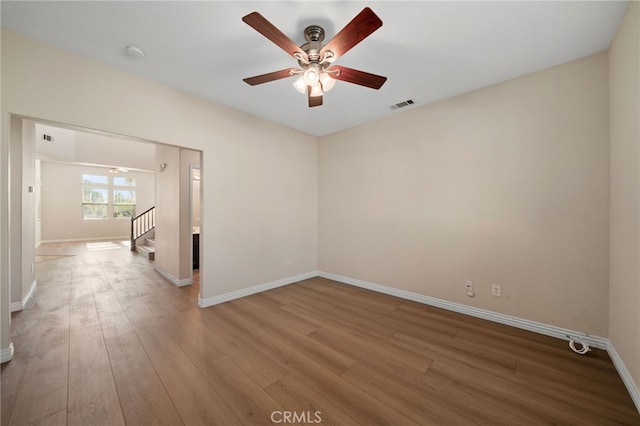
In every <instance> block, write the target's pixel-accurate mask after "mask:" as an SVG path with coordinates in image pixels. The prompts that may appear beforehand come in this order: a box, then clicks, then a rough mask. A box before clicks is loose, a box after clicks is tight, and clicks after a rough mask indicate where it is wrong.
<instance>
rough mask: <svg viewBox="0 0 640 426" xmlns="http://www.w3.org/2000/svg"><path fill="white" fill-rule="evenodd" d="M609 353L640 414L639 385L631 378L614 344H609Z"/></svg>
mask: <svg viewBox="0 0 640 426" xmlns="http://www.w3.org/2000/svg"><path fill="white" fill-rule="evenodd" d="M607 352H608V353H609V357H610V358H611V361H613V365H615V366H616V370H618V374H620V378H621V379H622V381H623V382H624V385H625V386H626V387H627V390H628V391H629V395H631V399H632V400H633V403H634V404H635V405H636V409H637V410H638V412H639V413H640V390H639V389H638V385H637V384H636V383H635V382H634V381H633V377H631V374H630V373H629V370H627V367H626V366H625V365H624V362H622V359H621V358H620V355H618V352H616V348H614V347H613V343H611V342H609V346H608V347H607Z"/></svg>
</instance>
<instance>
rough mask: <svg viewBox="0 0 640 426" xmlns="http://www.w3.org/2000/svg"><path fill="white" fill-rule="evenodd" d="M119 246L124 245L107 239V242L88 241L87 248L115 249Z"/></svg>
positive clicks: (95, 249) (91, 249)
mask: <svg viewBox="0 0 640 426" xmlns="http://www.w3.org/2000/svg"><path fill="white" fill-rule="evenodd" d="M119 248H122V246H121V245H118V244H115V243H112V242H111V241H105V242H99V243H87V250H89V251H98V250H114V249H119Z"/></svg>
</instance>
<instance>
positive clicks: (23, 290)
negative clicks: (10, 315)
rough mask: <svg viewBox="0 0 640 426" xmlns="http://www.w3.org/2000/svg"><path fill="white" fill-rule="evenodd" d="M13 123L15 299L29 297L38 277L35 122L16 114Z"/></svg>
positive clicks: (11, 149) (18, 300) (12, 282)
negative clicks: (36, 274) (22, 118)
mask: <svg viewBox="0 0 640 426" xmlns="http://www.w3.org/2000/svg"><path fill="white" fill-rule="evenodd" d="M10 125H11V143H10V151H11V159H10V162H11V172H10V173H11V175H10V182H11V183H10V185H11V186H10V194H11V195H10V199H11V216H12V217H13V218H15V222H14V223H13V225H12V227H11V253H10V259H11V263H10V264H11V273H10V280H11V303H12V304H20V303H21V302H22V301H23V300H25V298H26V296H27V295H28V293H29V290H30V289H31V287H32V284H33V282H34V281H35V272H34V269H33V268H35V245H36V228H35V217H36V194H35V192H29V187H33V188H34V191H35V188H36V173H35V151H34V149H33V147H34V135H35V123H33V122H31V121H28V120H21V119H17V118H12V119H11V120H10Z"/></svg>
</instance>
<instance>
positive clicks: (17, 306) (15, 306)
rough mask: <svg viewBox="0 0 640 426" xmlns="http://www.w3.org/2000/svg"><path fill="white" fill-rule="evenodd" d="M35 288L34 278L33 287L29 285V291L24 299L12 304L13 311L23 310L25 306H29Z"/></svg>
mask: <svg viewBox="0 0 640 426" xmlns="http://www.w3.org/2000/svg"><path fill="white" fill-rule="evenodd" d="M35 289H36V280H33V282H32V283H31V287H29V291H28V292H27V294H26V295H25V296H24V297H23V298H22V301H21V302H13V303H12V304H11V305H10V308H11V312H17V311H21V310H23V309H24V307H25V306H27V302H28V301H29V299H31V295H32V294H33V291H34V290H35Z"/></svg>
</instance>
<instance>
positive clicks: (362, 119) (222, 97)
mask: <svg viewBox="0 0 640 426" xmlns="http://www.w3.org/2000/svg"><path fill="white" fill-rule="evenodd" d="M365 6H369V7H371V8H372V9H373V11H374V12H375V13H376V14H377V15H378V16H379V17H380V18H381V19H382V21H383V23H384V24H383V26H382V27H381V28H380V29H378V30H377V31H376V32H374V33H373V34H372V35H371V36H369V37H368V38H367V39H365V40H364V41H363V42H362V43H360V44H359V45H357V46H356V47H354V48H353V49H352V50H351V51H349V52H348V53H347V54H345V55H344V56H343V57H341V58H340V59H339V60H338V61H337V62H336V64H339V65H344V66H347V67H350V68H356V69H359V70H363V71H368V72H371V73H374V74H379V75H383V76H387V77H388V80H387V82H386V83H385V85H384V86H383V87H382V88H381V89H380V90H377V91H376V90H372V89H369V88H365V87H361V86H357V85H353V84H349V83H345V82H341V81H339V82H337V84H336V87H335V88H334V89H333V90H332V91H331V92H329V93H327V94H326V95H325V97H324V105H323V106H321V107H316V108H308V107H307V99H306V96H305V95H302V94H300V93H298V92H297V91H296V90H295V89H294V88H293V87H292V85H291V84H292V83H293V81H294V79H293V78H291V79H283V80H279V81H274V82H271V83H266V84H263V85H260V86H254V87H251V86H249V85H247V84H246V83H244V82H243V81H242V78H243V77H249V76H254V75H258V74H264V73H267V72H271V71H276V70H280V69H283V68H287V67H292V66H297V63H296V61H295V60H294V59H293V58H291V57H289V56H287V54H286V53H285V52H284V51H282V50H281V49H280V48H278V47H277V46H275V45H274V44H272V43H271V42H270V41H269V40H267V39H266V38H265V37H263V36H262V35H260V34H259V33H258V32H256V31H255V30H254V29H252V28H251V27H249V26H248V25H246V24H245V23H244V22H242V20H241V18H242V17H243V16H244V15H246V14H248V13H250V12H253V11H258V12H260V13H261V14H262V15H263V16H264V17H265V18H267V19H268V20H269V21H270V22H271V23H273V24H274V25H275V26H276V27H278V28H279V29H280V30H281V31H282V32H283V33H285V34H286V35H287V36H289V37H290V38H291V39H292V40H294V41H295V42H296V43H298V44H302V43H303V42H304V37H303V29H304V28H305V27H306V26H308V25H310V24H319V25H321V26H323V27H324V29H325V32H326V38H325V42H326V41H328V40H330V39H331V37H333V35H335V33H336V32H337V31H339V30H340V29H342V27H344V26H345V25H346V24H347V23H348V22H349V21H350V20H351V19H352V18H353V17H354V16H355V15H356V14H357V13H358V12H360V10H362V9H363V8H364V7H365ZM626 6H627V2H617V1H602V2H600V1H586V2H573V1H558V2H548V1H540V2H479V1H476V2H418V1H409V2H400V1H387V2H379V1H373V2H366V3H365V2H360V1H314V2H310V1H296V2H293V1H288V2H270V1H256V2H244V1H234V2H230V1H200V2H186V1H174V2H166V1H163V2H155V1H142V2H122V1H113V2H101V1H95V2H75V1H74V2H56V1H46V2H26V1H20V2H11V1H2V2H1V8H2V9H1V16H2V26H3V27H5V28H8V29H10V30H13V31H15V32H18V33H22V34H25V35H27V36H29V37H32V38H35V39H38V40H41V41H44V42H46V43H49V44H52V45H55V46H58V47H60V48H62V49H65V50H68V51H71V52H75V53H78V54H80V55H84V56H87V57H89V58H93V59H95V60H97V61H100V62H104V63H106V64H109V65H112V66H114V67H117V68H120V69H123V70H126V71H129V72H132V73H135V74H139V75H142V76H145V77H147V78H150V79H152V80H156V81H159V82H161V83H164V84H167V85H170V86H173V87H176V88H178V89H181V90H184V91H186V92H190V93H192V94H195V95H197V96H200V97H202V98H205V99H208V100H211V101H213V102H216V103H220V104H224V105H227V106H229V107H232V108H234V109H238V110H241V111H246V112H248V113H250V114H254V115H256V116H259V117H263V118H265V119H268V120H271V121H275V122H277V123H281V124H283V125H285V126H288V127H292V128H295V129H298V130H300V131H302V132H305V133H308V134H311V135H315V136H322V135H326V134H329V133H333V132H336V131H340V130H343V129H347V128H350V127H353V126H357V125H359V124H363V123H366V122H370V121H373V120H376V119H380V118H383V117H386V116H390V115H393V114H400V113H402V111H404V110H395V111H394V110H392V109H391V108H390V106H391V105H392V104H395V103H398V102H402V101H404V100H407V99H409V98H411V99H414V100H415V102H416V105H415V106H412V107H408V108H406V110H408V109H411V108H415V107H416V106H417V107H419V106H421V105H426V104H429V103H432V102H435V101H438V100H441V99H445V98H448V97H451V96H455V95H457V94H460V93H464V92H468V91H471V90H475V89H478V88H481V87H486V86H488V85H492V84H495V83H498V82H501V81H504V80H508V79H511V78H514V77H518V76H521V75H525V74H528V73H531V72H535V71H538V70H541V69H544V68H549V67H552V66H554V65H558V64H561V63H565V62H568V61H571V60H574V59H577V58H580V57H584V56H588V55H591V54H594V53H597V52H601V51H604V50H606V49H607V48H608V47H609V45H610V43H611V41H612V40H613V37H614V35H615V32H616V29H617V28H618V25H619V24H620V21H621V20H622V16H623V15H624V12H625V9H626ZM131 44H134V45H137V46H140V47H141V48H142V49H143V50H144V51H145V53H146V55H145V57H144V58H143V59H141V60H135V59H132V58H130V57H128V56H127V55H125V53H124V49H125V47H126V46H127V45H131ZM45 118H46V117H45Z"/></svg>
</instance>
